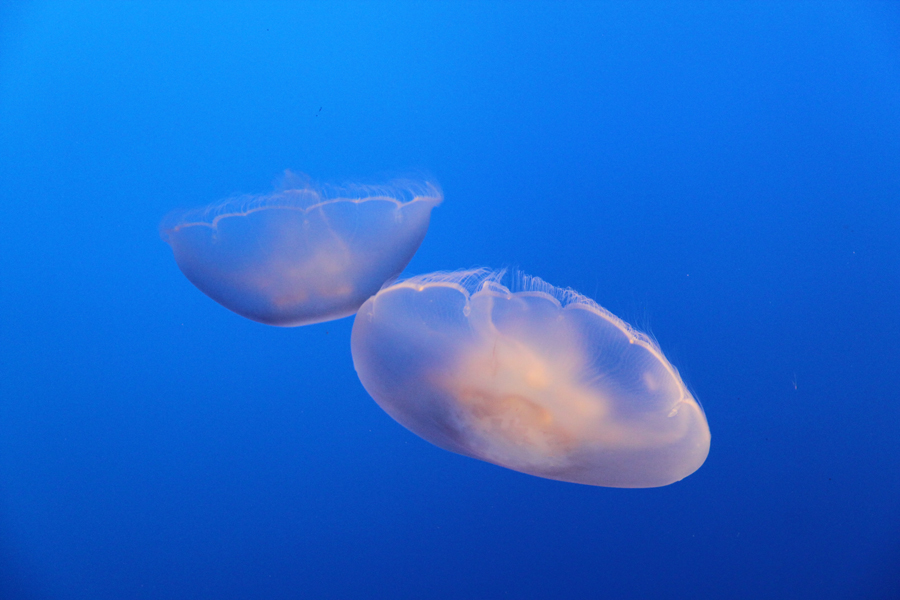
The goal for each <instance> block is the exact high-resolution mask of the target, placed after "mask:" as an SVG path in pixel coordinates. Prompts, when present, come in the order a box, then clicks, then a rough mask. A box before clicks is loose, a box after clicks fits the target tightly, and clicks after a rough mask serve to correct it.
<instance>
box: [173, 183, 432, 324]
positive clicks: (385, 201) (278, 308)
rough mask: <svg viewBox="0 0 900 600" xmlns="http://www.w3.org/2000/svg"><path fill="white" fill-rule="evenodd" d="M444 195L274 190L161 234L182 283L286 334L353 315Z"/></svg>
mask: <svg viewBox="0 0 900 600" xmlns="http://www.w3.org/2000/svg"><path fill="white" fill-rule="evenodd" d="M441 200H442V194H441V192H440V190H439V189H438V187H437V186H436V185H434V184H431V183H428V182H414V181H399V182H394V183H392V184H391V185H387V186H380V187H371V186H344V187H341V188H338V187H320V186H315V185H313V184H311V183H310V182H309V181H306V180H303V179H301V178H299V177H297V176H295V175H293V174H291V173H289V172H288V173H287V176H286V177H285V181H284V183H283V184H282V186H281V188H280V189H277V190H276V191H275V192H273V193H271V194H267V195H261V196H240V197H235V198H229V199H228V200H225V201H224V202H221V203H219V204H216V205H213V206H210V207H208V208H204V209H197V210H191V211H187V212H176V213H173V214H171V215H169V216H168V217H167V218H166V219H165V220H164V221H163V223H162V225H161V226H160V234H161V236H162V238H163V239H164V240H165V241H166V242H168V244H169V245H170V246H171V247H172V252H173V253H174V255H175V261H176V262H177V263H178V267H179V268H180V269H181V271H182V273H184V275H185V276H186V277H187V278H188V280H190V281H191V283H193V284H194V285H195V286H196V287H197V288H199V289H200V290H201V291H202V292H203V293H205V294H206V295H207V296H209V297H210V298H212V299H213V300H215V301H216V302H218V303H219V304H221V305H222V306H224V307H226V308H228V309H230V310H232V311H234V312H236V313H237V314H239V315H242V316H244V317H247V318H248V319H252V320H254V321H258V322H260V323H266V324H268V325H278V326H284V327H292V326H297V325H306V324H310V323H319V322H322V321H330V320H332V319H339V318H341V317H346V316H349V315H352V314H353V313H354V312H356V310H357V309H358V308H359V306H360V305H361V304H362V303H363V302H364V301H365V300H366V299H367V298H369V297H370V296H372V295H373V294H375V292H377V291H378V290H379V288H381V286H382V285H384V284H385V282H389V281H391V280H393V279H394V278H396V277H397V276H398V275H399V274H400V272H401V271H402V270H403V268H404V267H405V266H406V265H407V263H409V261H410V259H411V258H412V256H413V254H415V252H416V250H417V249H418V248H419V245H420V244H421V243H422V240H423V238H424V237H425V233H426V231H427V230H428V224H429V221H430V217H431V210H432V209H433V208H434V207H435V206H437V205H438V204H440V202H441Z"/></svg>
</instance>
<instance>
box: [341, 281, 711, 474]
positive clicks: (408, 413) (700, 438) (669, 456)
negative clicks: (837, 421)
mask: <svg viewBox="0 0 900 600" xmlns="http://www.w3.org/2000/svg"><path fill="white" fill-rule="evenodd" d="M500 275H501V274H497V273H490V272H488V271H482V270H479V271H467V272H457V273H435V274H431V275H425V276H420V277H415V278H413V279H410V280H406V281H402V282H400V283H397V284H395V285H393V286H390V287H387V288H385V289H382V290H381V291H380V292H379V293H378V294H377V295H375V296H373V297H372V298H370V299H368V300H367V301H366V302H365V304H363V305H362V307H361V308H360V309H359V312H358V313H357V315H356V319H355V321H354V324H353V334H352V351H353V363H354V366H355V367H356V371H357V373H358V374H359V377H360V380H361V381H362V383H363V386H364V387H365V388H366V390H367V391H368V392H369V394H370V395H371V396H372V397H373V398H374V399H375V401H376V402H377V403H378V404H379V405H380V406H381V407H382V408H383V409H384V410H385V411H386V412H387V413H388V414H389V415H390V416H391V417H393V418H394V419H395V420H396V421H398V422H399V423H400V424H401V425H403V426H405V427H406V428H407V429H409V430H410V431H412V432H413V433H415V434H417V435H419V436H420V437H422V438H424V439H425V440H427V441H429V442H431V443H433V444H435V445H436V446H439V447H441V448H444V449H446V450H450V451H452V452H457V453H459V454H463V455H466V456H470V457H473V458H477V459H480V460H484V461H487V462H490V463H494V464H497V465H500V466H502V467H507V468H509V469H513V470H516V471H521V472H523V473H529V474H531V475H537V476H539V477H546V478H550V479H557V480H561V481H570V482H576V483H584V484H589V485H600V486H608V487H627V488H644V487H656V486H662V485H668V484H670V483H673V482H675V481H679V480H681V479H683V478H684V477H687V476H688V475H690V474H691V473H693V472H694V471H696V470H697V469H698V468H700V466H701V465H702V464H703V462H704V461H705V460H706V456H707V454H708V453H709V444H710V433H709V426H708V425H707V421H706V417H705V416H704V413H703V410H702V408H701V407H700V405H699V403H698V402H697V401H696V400H695V399H694V398H693V396H692V395H691V394H690V392H689V391H688V389H687V387H686V386H685V385H684V383H683V382H682V380H681V378H680V377H679V375H678V372H677V371H676V370H675V368H674V367H673V366H672V365H671V364H670V363H669V362H668V361H667V360H666V358H665V357H664V356H663V354H662V352H661V351H660V350H659V347H658V346H657V345H656V344H655V343H654V342H653V341H652V340H650V339H649V338H648V337H647V336H645V335H643V334H640V333H638V332H636V331H635V330H633V329H632V328H631V327H630V326H628V325H627V324H626V323H625V322H624V321H622V320H621V319H619V318H617V317H615V316H614V315H612V314H611V313H609V311H606V310H605V309H603V308H601V307H600V306H599V305H597V303H596V302H594V301H592V300H590V299H588V298H586V297H584V296H581V295H579V294H577V293H575V292H573V291H571V290H561V289H559V288H554V287H553V286H550V285H549V284H546V283H545V282H543V281H541V280H540V279H537V278H529V277H523V278H521V280H520V281H519V282H518V284H519V287H520V288H521V290H522V291H518V292H516V293H512V292H510V290H509V289H507V288H506V287H504V286H502V285H500V283H499V279H500Z"/></svg>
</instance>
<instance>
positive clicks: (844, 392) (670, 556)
mask: <svg viewBox="0 0 900 600" xmlns="http://www.w3.org/2000/svg"><path fill="white" fill-rule="evenodd" d="M720 4H724V3H689V4H662V3H646V4H638V3H616V4H568V3H556V2H553V3H547V4H521V3H503V4H481V3H478V4H453V3H427V4H423V3H414V4H397V3H391V4H384V5H378V4H337V3H321V4H302V5H300V6H293V5H292V4H288V3H285V4H263V3H259V2H253V3H247V4H239V3H228V4H224V3H209V4H201V5H193V6H189V7H185V6H184V4H183V3H181V2H178V3H172V4H168V5H167V4H163V3H159V2H154V3H145V4H140V3H129V4H125V3H109V4H88V5H84V4H82V5H74V4H56V3H34V4H23V5H19V6H16V7H13V8H9V7H7V8H5V9H3V10H2V11H0V25H2V26H0V194H2V201H3V209H2V212H0V342H2V343H0V598H3V599H4V600H7V599H15V600H19V599H75V598H79V599H82V598H83V599H89V600H99V599H107V598H108V599H122V598H161V599H181V598H184V599H199V598H210V599H217V600H219V599H231V598H235V599H242V598H272V599H280V598H336V599H346V598H391V599H405V598H410V599H413V598H454V599H455V598H467V599H468V598H472V599H475V598H485V599H487V598H500V597H505V598H592V597H601V596H602V597H606V598H650V597H658V598H692V599H696V598H747V599H759V598H814V599H828V598H860V597H865V598H896V597H900V442H898V440H900V402H898V390H900V343H898V342H900V238H898V226H900V9H898V8H897V5H890V4H866V3H850V4H829V3H825V2H820V1H816V2H810V3H807V4H788V5H784V3H775V2H772V3H766V4H763V3H740V4H738V3H733V4H726V5H724V6H721V5H720ZM320 107H321V112H320V111H319V109H320ZM284 168H291V169H295V170H298V171H303V172H306V173H309V174H310V175H311V176H312V177H314V178H316V179H319V180H324V181H336V182H341V181H348V180H349V181H354V180H367V181H371V180H372V179H373V178H374V179H378V178H380V177H388V176H390V175H394V174H398V173H414V174H415V173H428V174H431V175H433V176H434V177H435V178H436V179H437V180H438V181H439V182H440V183H441V185H442V186H443V189H444V192H445V196H446V200H445V203H444V204H443V205H442V206H441V207H440V208H438V209H436V210H435V212H434V214H433V220H432V227H431V230H430V232H429V234H428V236H427V237H426V239H425V242H424V244H423V245H422V247H421V249H420V251H419V253H418V254H417V255H416V257H415V258H414V259H413V261H412V263H411V264H410V266H409V269H408V271H409V272H410V273H423V272H428V271H433V270H438V269H457V268H463V267H471V266H478V265H485V266H491V267H503V266H518V267H520V268H521V269H523V270H524V271H526V272H528V273H531V274H534V275H538V276H540V277H543V278H544V279H546V280H547V281H549V282H551V283H554V284H557V285H561V286H571V287H573V288H575V289H577V290H579V291H581V292H583V293H586V294H588V295H589V296H592V297H594V298H595V299H596V300H597V301H598V302H600V304H602V305H603V306H605V307H607V308H609V309H610V310H612V311H613V312H615V313H616V314H618V315H620V316H622V317H623V318H625V319H626V320H629V321H631V322H633V323H635V324H636V325H638V326H641V327H644V328H650V329H651V330H652V332H653V333H654V334H655V335H656V336H657V338H658V339H659V341H660V343H661V345H662V347H663V349H664V350H665V351H666V353H667V355H668V356H669V357H670V358H671V359H672V360H673V362H674V363H675V364H676V366H678V368H679V369H680V370H681V372H682V374H683V376H684V378H685V380H686V381H687V382H688V384H689V385H690V386H691V388H692V389H693V390H694V392H695V394H696V396H697V397H698V398H699V399H700V401H701V402H702V403H703V405H704V407H705V409H706V411H707V416H708V418H709V423H710V427H711V430H712V436H713V437H712V450H711V452H710V455H709V459H708V460H707V462H706V464H705V465H704V466H703V467H702V468H701V469H700V470H699V471H698V472H697V473H695V474H694V475H692V476H690V477H689V478H687V479H685V480H684V481H682V482H680V483H677V484H675V485H672V486H669V487H665V488H660V489H653V490H615V489H605V488H591V487H586V486H578V485H572V484H564V483H558V482H553V481H547V480H542V479H537V478H534V477H529V476H526V475H521V474H518V473H514V472H511V471H506V470H503V469H500V468H497V467H494V466H491V465H488V464H484V463H480V462H477V461H474V460H471V459H467V458H463V457H459V456H456V455H453V454H450V453H447V452H444V451H441V450H438V449H437V448H435V447H433V446H430V445H429V444H427V443H426V442H424V441H422V440H420V439H418V438H416V437H415V436H413V435H412V434H410V433H408V432H407V431H406V430H404V429H403V428H402V427H400V426H399V425H397V424H396V423H395V422H393V421H392V420H391V419H390V418H389V417H387V415H385V414H384V413H383V412H381V411H380V409H379V408H378V407H377V406H376V405H375V403H374V402H373V401H372V400H371V399H370V398H368V396H367V395H366V393H365V391H364V390H363V388H362V386H361V385H360V384H359V382H358V380H357V378H356V375H355V373H354V371H353V367H352V363H351V359H350V350H349V333H350V327H351V324H352V320H351V319H344V320H342V321H338V322H333V323H328V324H322V325H316V326H310V327H301V328H296V329H277V328H270V327H266V326H263V325H259V324H256V323H252V322H249V321H246V320H243V319H242V318H240V317H238V316H236V315H234V314H231V313H229V312H228V311H227V310H225V309H223V308H221V307H220V306H218V305H217V304H215V303H214V302H213V301H211V300H209V299H207V298H206V297H205V296H203V295H202V294H201V293H200V292H199V291H197V290H196V289H195V288H193V287H192V286H191V285H190V283H188V282H187V280H186V279H185V278H184V277H183V276H182V275H181V273H180V272H179V271H178V269H177V268H176V266H175V263H174V261H173V259H172V257H171V253H170V251H169V248H168V247H167V246H166V245H165V244H164V243H163V242H161V241H160V240H159V238H158V235H157V231H156V227H157V224H158V222H159V220H160V219H161V218H162V216H163V215H164V214H165V213H167V212H168V211H169V210H171V209H173V208H177V207H190V206H197V205H203V204H206V203H209V202H213V201H215V200H217V199H220V198H222V197H224V196H227V195H229V194H231V193H233V192H266V191H268V190H269V189H271V183H272V181H273V180H274V179H276V178H277V177H278V176H279V173H280V172H281V170H282V169H284Z"/></svg>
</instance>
